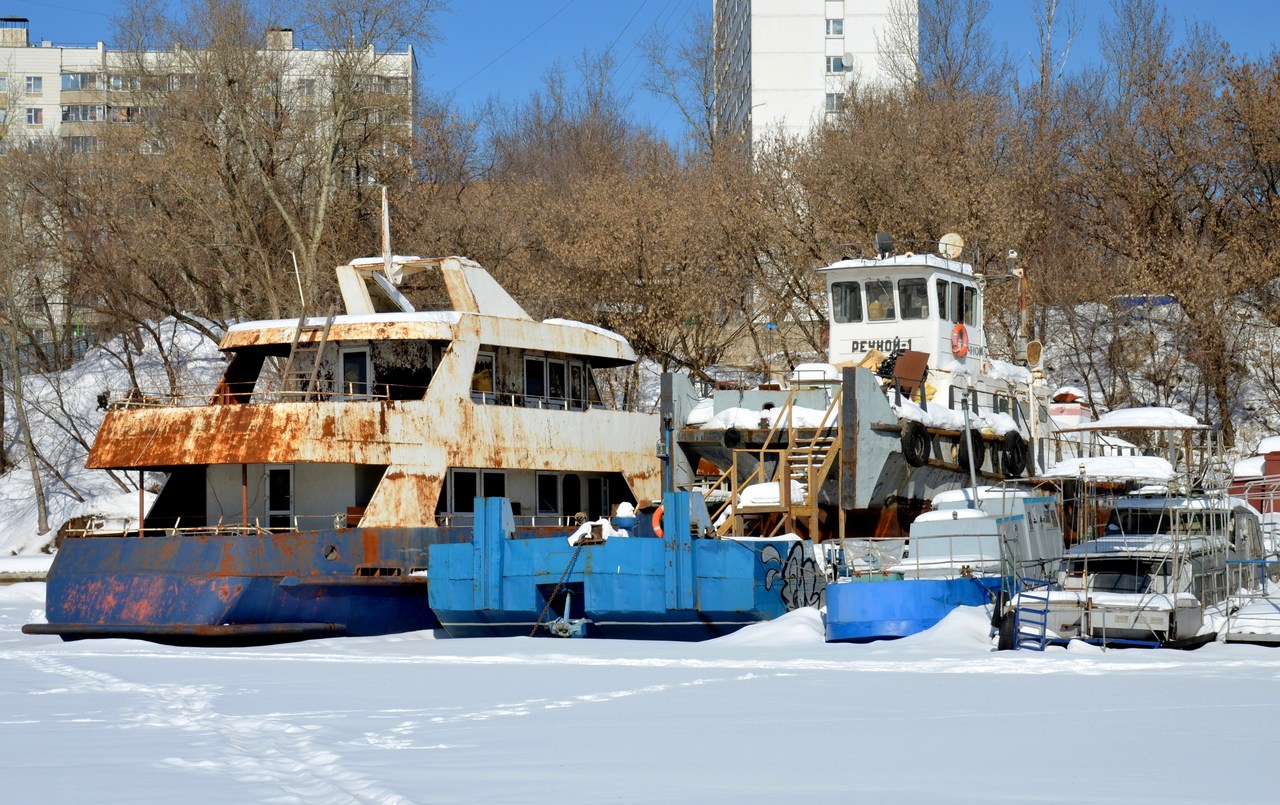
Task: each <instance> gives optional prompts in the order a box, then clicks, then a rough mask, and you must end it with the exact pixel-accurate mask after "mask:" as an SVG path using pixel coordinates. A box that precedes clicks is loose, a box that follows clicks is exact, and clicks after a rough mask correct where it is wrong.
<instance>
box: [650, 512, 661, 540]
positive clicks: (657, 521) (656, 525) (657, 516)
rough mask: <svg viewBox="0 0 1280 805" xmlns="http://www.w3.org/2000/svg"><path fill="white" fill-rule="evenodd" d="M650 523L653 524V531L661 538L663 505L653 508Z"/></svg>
mask: <svg viewBox="0 0 1280 805" xmlns="http://www.w3.org/2000/svg"><path fill="white" fill-rule="evenodd" d="M650 523H651V525H653V533H654V534H657V535H658V538H659V539H661V538H662V507H661V506H659V507H658V508H656V509H654V510H653V520H651V521H650Z"/></svg>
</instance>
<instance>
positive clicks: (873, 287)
mask: <svg viewBox="0 0 1280 805" xmlns="http://www.w3.org/2000/svg"><path fill="white" fill-rule="evenodd" d="M893 318H897V312H896V311H895V310H894V304H893V282H892V281H891V280H868V281H867V321H887V320H889V319H893Z"/></svg>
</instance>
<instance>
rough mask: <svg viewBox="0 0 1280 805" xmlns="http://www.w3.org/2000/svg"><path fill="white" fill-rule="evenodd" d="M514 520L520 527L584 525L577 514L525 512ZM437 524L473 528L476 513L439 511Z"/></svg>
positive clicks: (566, 527) (539, 527)
mask: <svg viewBox="0 0 1280 805" xmlns="http://www.w3.org/2000/svg"><path fill="white" fill-rule="evenodd" d="M513 521H514V523H515V527H516V528H518V529H543V528H565V529H574V528H577V527H578V526H580V525H582V523H581V522H579V519H578V516H577V515H575V514H523V515H516V516H515V517H514V518H513ZM436 524H437V525H439V526H440V527H441V528H471V527H472V526H474V525H475V515H474V514H473V513H471V512H451V513H437V514H436Z"/></svg>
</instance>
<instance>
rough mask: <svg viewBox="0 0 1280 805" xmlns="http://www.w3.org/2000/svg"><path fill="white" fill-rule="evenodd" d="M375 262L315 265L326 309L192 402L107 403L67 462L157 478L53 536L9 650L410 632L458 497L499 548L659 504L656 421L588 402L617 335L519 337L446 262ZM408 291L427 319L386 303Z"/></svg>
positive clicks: (548, 331) (521, 328)
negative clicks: (16, 643)
mask: <svg viewBox="0 0 1280 805" xmlns="http://www.w3.org/2000/svg"><path fill="white" fill-rule="evenodd" d="M385 251H386V252H387V253H386V254H384V256H383V257H382V258H370V259H367V260H356V261H353V262H352V263H350V264H348V265H344V266H339V267H338V268H337V272H338V280H339V287H340V289H341V293H342V299H343V302H344V304H345V308H346V309H345V313H343V314H340V315H329V316H327V317H306V316H305V315H304V316H303V317H302V318H301V319H299V320H283V321H257V322H250V323H246V324H239V325H236V326H234V327H232V328H230V330H229V331H228V332H227V334H226V336H225V337H224V338H223V340H222V343H221V345H220V349H221V350H222V351H223V352H225V353H226V354H227V356H228V359H229V360H228V363H227V367H226V371H225V374H224V376H223V378H222V380H221V382H220V383H219V384H218V385H217V387H216V388H215V389H213V390H212V391H208V392H206V393H205V394H204V395H201V396H193V397H192V398H190V399H181V398H179V397H178V396H177V395H169V396H160V395H133V396H131V397H125V398H122V399H120V400H118V401H117V402H116V403H115V404H114V405H113V407H112V408H111V409H110V410H109V411H108V413H107V415H106V418H105V420H104V422H103V424H102V428H101V430H100V431H99V434H98V437H97V440H96V441H95V443H94V446H93V449H92V451H91V453H90V455H89V459H88V466H90V467H94V468H104V469H113V470H117V471H122V470H127V471H135V472H139V473H147V472H149V473H164V474H165V476H166V480H165V482H164V485H163V489H162V490H161V491H160V493H159V495H158V496H157V497H156V498H155V500H154V502H153V503H152V505H150V507H149V509H147V510H146V511H145V512H140V520H139V522H137V523H133V524H130V528H129V530H127V531H123V532H115V533H104V532H102V531H89V532H87V533H84V534H82V535H78V536H71V537H69V538H67V539H65V540H64V542H63V543H62V546H61V547H60V549H59V550H58V553H57V555H56V558H55V560H54V562H53V565H52V567H51V568H50V570H49V574H48V589H47V609H46V617H47V621H48V622H47V623H38V624H28V625H27V626H26V627H24V631H25V632H27V633H29V634H56V635H60V636H62V637H63V638H65V639H77V638H86V637H137V638H145V639H149V640H154V641H160V642H178V643H202V642H226V643H252V642H271V641H279V640H290V639H302V638H307V637H314V636H321V635H333V634H348V635H370V634H383V633H391V632H398V631H407V630H414V629H424V628H432V627H435V626H436V625H437V621H436V618H435V616H434V615H433V613H432V611H431V609H430V607H429V605H428V598H427V586H428V581H427V570H426V569H427V564H428V547H429V546H430V545H431V544H433V543H440V542H461V541H467V540H469V539H470V538H471V533H472V526H473V522H472V520H473V509H474V507H475V505H476V504H475V501H476V500H477V499H480V498H484V497H501V498H506V499H507V500H509V501H510V502H511V509H512V511H513V512H514V516H515V525H516V531H517V532H518V533H520V534H531V533H532V534H552V533H567V532H566V531H565V530H564V526H565V525H566V524H568V523H570V522H572V520H573V519H574V515H578V514H581V515H585V516H586V517H587V518H590V519H596V518H599V517H604V516H607V515H609V514H610V513H611V509H612V507H614V506H615V505H616V504H618V503H620V502H623V501H627V502H635V501H636V500H637V499H639V498H645V499H652V498H657V497H659V493H660V484H661V465H660V464H659V461H658V458H657V457H656V455H655V449H654V444H655V437H656V435H657V434H658V432H659V429H658V419H657V417H655V416H653V415H648V414H642V413H633V412H627V411H623V410H614V409H612V408H611V407H610V406H609V405H608V404H607V399H606V395H602V394H601V393H600V391H599V390H598V387H597V385H596V380H595V377H596V375H597V373H598V372H599V370H604V369H609V368H611V367H620V366H625V365H628V364H631V363H633V362H634V361H635V354H634V353H633V351H632V349H631V347H630V346H629V345H628V344H627V343H626V341H625V340H624V339H622V338H621V337H619V336H617V335H615V334H613V333H610V332H607V331H604V330H600V329H598V328H594V327H591V326H588V325H584V324H580V323H576V322H571V321H564V320H549V321H543V322H538V321H534V320H533V319H532V318H530V316H529V315H528V314H527V313H526V312H525V311H524V310H523V309H522V308H521V307H520V305H519V304H517V303H516V302H515V301H514V300H513V299H512V298H511V297H510V296H509V295H508V294H507V293H506V292H505V291H504V290H503V289H502V288H501V287H500V286H499V285H498V283H497V282H496V281H495V280H494V279H493V278H492V277H491V276H490V275H489V274H488V273H487V272H486V271H485V270H484V269H483V268H482V267H481V266H479V265H478V264H476V263H474V262H472V261H470V260H467V259H464V258H460V257H444V258H432V259H419V258H399V257H392V256H391V255H390V254H389V249H385ZM424 281H434V282H436V283H437V288H438V286H439V285H440V284H442V285H443V291H444V294H442V295H440V296H438V297H435V298H439V299H443V298H447V299H448V300H449V303H448V309H447V310H433V311H422V310H418V309H416V308H415V307H414V305H413V304H412V303H411V302H410V301H409V299H408V298H407V294H408V292H409V291H408V289H409V288H410V287H411V286H415V285H421V284H422V283H423V282H424ZM141 507H142V505H141V500H140V509H141ZM569 530H572V528H571V527H570V529H569Z"/></svg>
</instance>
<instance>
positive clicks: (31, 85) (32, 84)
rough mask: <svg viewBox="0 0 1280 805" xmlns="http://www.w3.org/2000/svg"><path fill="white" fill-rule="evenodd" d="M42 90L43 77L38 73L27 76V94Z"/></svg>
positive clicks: (34, 93)
mask: <svg viewBox="0 0 1280 805" xmlns="http://www.w3.org/2000/svg"><path fill="white" fill-rule="evenodd" d="M43 92H44V78H43V77H41V76H38V75H29V76H27V94H28V95H40V94H42V93H43Z"/></svg>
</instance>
